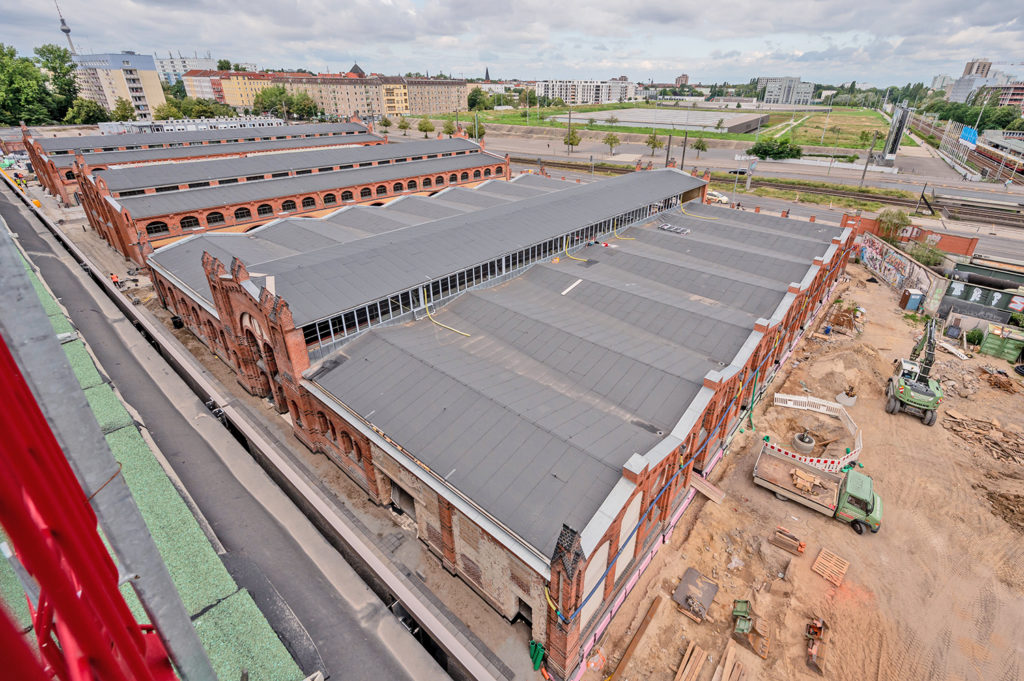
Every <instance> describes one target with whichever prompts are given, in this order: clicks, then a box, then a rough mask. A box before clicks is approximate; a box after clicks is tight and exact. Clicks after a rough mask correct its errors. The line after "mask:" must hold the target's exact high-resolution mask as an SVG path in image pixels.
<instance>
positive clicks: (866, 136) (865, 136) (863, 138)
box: [857, 130, 871, 147]
mask: <svg viewBox="0 0 1024 681" xmlns="http://www.w3.org/2000/svg"><path fill="white" fill-rule="evenodd" d="M857 139H858V140H860V143H861V145H863V146H865V147H866V146H867V145H868V142H870V141H871V133H870V132H868V131H867V130H861V131H860V135H859V136H858V137H857Z"/></svg>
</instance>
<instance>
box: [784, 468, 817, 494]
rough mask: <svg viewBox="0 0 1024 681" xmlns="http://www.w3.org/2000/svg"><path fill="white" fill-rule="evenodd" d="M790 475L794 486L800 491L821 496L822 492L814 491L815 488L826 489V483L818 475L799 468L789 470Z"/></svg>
mask: <svg viewBox="0 0 1024 681" xmlns="http://www.w3.org/2000/svg"><path fill="white" fill-rule="evenodd" d="M789 475H790V477H792V478H793V486H794V487H796V488H797V489H798V490H802V491H804V492H807V493H808V494H819V493H820V492H816V491H815V490H814V488H815V487H821V488H822V489H825V483H824V482H823V481H822V479H821V478H819V477H818V476H817V475H811V474H810V473H805V472H804V471H802V470H800V469H799V468H791V469H790V470H789Z"/></svg>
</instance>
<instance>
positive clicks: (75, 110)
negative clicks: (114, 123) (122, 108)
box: [64, 97, 110, 125]
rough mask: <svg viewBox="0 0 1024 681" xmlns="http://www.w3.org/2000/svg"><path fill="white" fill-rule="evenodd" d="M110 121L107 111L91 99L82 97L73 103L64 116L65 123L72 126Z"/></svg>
mask: <svg viewBox="0 0 1024 681" xmlns="http://www.w3.org/2000/svg"><path fill="white" fill-rule="evenodd" d="M109 120H110V117H109V116H108V115H107V110H106V109H104V108H103V107H102V106H100V105H99V104H97V103H96V102H94V101H92V100H91V99H82V98H81V97H79V98H78V99H76V100H75V101H74V102H72V103H71V108H70V109H68V112H67V114H66V115H65V116H64V122H65V123H70V124H71V125H94V124H96V123H102V122H103V121H109Z"/></svg>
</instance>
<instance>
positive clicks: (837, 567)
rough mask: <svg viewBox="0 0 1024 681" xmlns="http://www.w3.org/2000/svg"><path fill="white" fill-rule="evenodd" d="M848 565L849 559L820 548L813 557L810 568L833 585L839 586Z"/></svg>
mask: <svg viewBox="0 0 1024 681" xmlns="http://www.w3.org/2000/svg"><path fill="white" fill-rule="evenodd" d="M849 567H850V561H848V560H846V559H845V558H842V557H840V556H838V555H836V554H834V553H832V552H831V551H829V550H828V549H822V550H821V553H819V554H818V557H817V558H815V559H814V565H812V566H811V569H812V570H814V571H815V572H817V573H818V574H819V575H821V576H822V577H824V578H825V579H826V580H828V581H830V582H832V583H833V584H834V585H836V586H840V585H841V584H842V583H843V578H844V577H845V576H846V571H847V570H848V569H849Z"/></svg>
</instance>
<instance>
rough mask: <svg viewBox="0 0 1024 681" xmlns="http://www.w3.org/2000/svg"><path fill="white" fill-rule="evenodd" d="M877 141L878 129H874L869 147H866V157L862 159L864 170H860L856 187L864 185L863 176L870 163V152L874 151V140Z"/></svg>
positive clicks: (866, 172)
mask: <svg viewBox="0 0 1024 681" xmlns="http://www.w3.org/2000/svg"><path fill="white" fill-rule="evenodd" d="M877 141H878V131H877V130H875V136H874V137H872V138H871V148H870V149H868V157H867V158H866V159H864V170H862V171H861V172H860V184H859V185H857V189H860V188H861V187H863V186H864V176H865V175H867V174H868V164H869V163H871V154H872V153H873V152H874V151H875V142H877Z"/></svg>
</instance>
